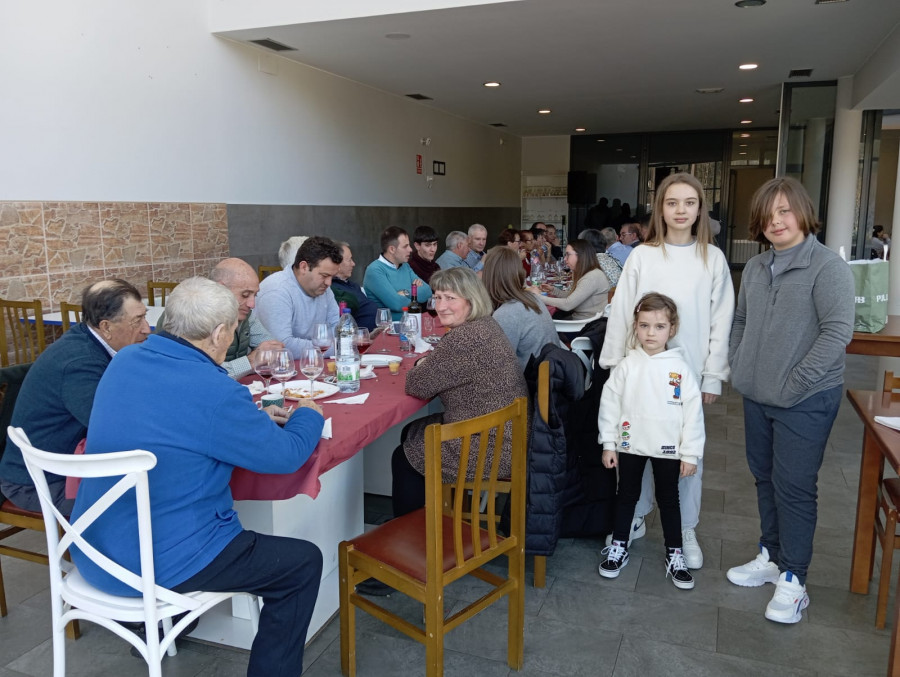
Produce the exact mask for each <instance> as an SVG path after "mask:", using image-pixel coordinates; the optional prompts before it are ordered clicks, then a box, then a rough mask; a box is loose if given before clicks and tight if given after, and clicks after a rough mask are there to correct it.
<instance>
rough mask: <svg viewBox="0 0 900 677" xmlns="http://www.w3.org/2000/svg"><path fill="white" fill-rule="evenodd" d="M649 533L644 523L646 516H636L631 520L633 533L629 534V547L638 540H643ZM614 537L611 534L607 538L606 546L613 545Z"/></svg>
mask: <svg viewBox="0 0 900 677" xmlns="http://www.w3.org/2000/svg"><path fill="white" fill-rule="evenodd" d="M646 533H647V524H646V523H645V522H644V515H635V516H634V518H633V519H632V520H631V532H630V533H629V534H628V546H629V547H631V542H632V541H633V540H634V539H636V538H641V537H643V536H644V534H646ZM612 537H613V535H612V534H610V535H609V536H607V537H606V545H612Z"/></svg>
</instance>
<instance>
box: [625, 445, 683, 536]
mask: <svg viewBox="0 0 900 677" xmlns="http://www.w3.org/2000/svg"><path fill="white" fill-rule="evenodd" d="M648 459H649V461H650V464H651V465H652V466H653V483H654V484H655V485H656V505H657V506H658V507H659V519H660V522H661V523H662V528H663V538H664V539H665V542H666V547H667V548H680V547H681V506H680V505H679V503H678V477H679V475H680V474H681V461H680V460H676V459H674V458H649V457H647V456H640V455H639V454H628V453H623V452H621V451H620V452H619V491H618V493H617V494H616V518H615V522H614V523H613V538H614V539H615V540H617V541H624V542H626V543H627V542H628V536H629V534H630V532H631V520H632V518H633V517H634V506H635V504H636V503H637V501H638V499H639V498H640V497H641V480H642V479H643V476H644V466H645V465H646V464H647V460H648Z"/></svg>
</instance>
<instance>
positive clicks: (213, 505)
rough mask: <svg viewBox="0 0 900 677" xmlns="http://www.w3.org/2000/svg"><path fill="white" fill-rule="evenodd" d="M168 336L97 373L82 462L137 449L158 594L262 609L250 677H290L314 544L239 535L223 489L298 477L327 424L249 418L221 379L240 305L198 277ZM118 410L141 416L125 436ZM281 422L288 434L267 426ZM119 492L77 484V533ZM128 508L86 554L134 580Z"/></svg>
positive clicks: (79, 557) (109, 583)
mask: <svg viewBox="0 0 900 677" xmlns="http://www.w3.org/2000/svg"><path fill="white" fill-rule="evenodd" d="M166 312H167V315H168V319H167V322H166V326H167V327H168V331H164V332H162V333H160V334H154V335H152V336H150V337H149V338H148V339H147V341H146V342H145V343H143V344H142V345H140V346H135V347H134V348H132V349H130V350H127V351H125V352H124V353H123V354H122V355H120V356H119V357H117V358H116V360H114V361H113V363H112V364H111V365H110V367H109V368H108V369H107V370H106V373H105V374H104V376H103V378H102V379H101V381H100V385H99V386H98V387H97V394H96V396H95V399H94V407H93V410H92V411H91V427H90V430H89V431H88V439H87V446H86V448H85V454H86V455H91V454H100V453H109V452H114V451H121V450H123V449H147V450H148V451H151V452H153V454H155V455H156V466H155V467H154V468H152V469H151V470H150V471H148V473H147V479H148V482H149V485H150V515H151V519H152V522H153V551H154V565H155V574H156V582H157V583H158V584H159V585H161V586H163V587H166V588H170V589H172V590H175V591H176V592H189V591H194V590H204V591H210V592H248V593H251V594H254V595H259V596H260V597H262V599H263V602H264V605H263V608H262V613H261V614H260V619H259V631H258V632H257V633H256V637H255V638H254V640H253V646H252V648H251V651H250V664H249V667H248V670H247V674H248V675H251V676H254V677H256V676H259V677H263V676H264V677H270V676H271V675H282V676H287V675H299V674H300V673H301V672H302V670H303V645H304V642H305V640H306V631H307V628H308V627H309V621H310V618H311V617H312V613H313V609H314V607H315V603H316V597H317V595H318V589H319V580H320V577H321V572H322V555H321V553H320V552H319V549H318V548H317V547H316V546H315V545H314V544H312V543H309V542H307V541H303V540H300V539H297V538H284V537H279V536H269V535H265V534H259V533H256V532H253V531H247V530H245V529H243V528H242V526H241V523H240V520H239V519H238V516H237V513H236V512H235V510H234V500H233V498H232V495H231V489H230V488H229V481H230V480H231V474H232V472H233V471H234V469H235V468H246V469H248V470H251V471H253V472H258V473H274V474H278V473H282V474H284V473H292V472H296V471H297V470H298V469H299V468H300V467H301V466H302V465H303V464H304V463H305V462H306V460H307V459H308V458H309V457H310V455H311V454H312V452H313V451H314V450H315V448H316V445H317V444H318V441H319V439H320V436H321V434H322V427H323V425H324V422H325V421H324V419H323V417H322V410H321V408H320V407H319V406H318V405H316V403H315V402H313V401H311V400H309V401H300V402H299V403H298V405H299V408H298V409H297V410H296V411H294V412H293V414H290V415H289V414H288V412H286V411H284V410H281V409H279V408H278V407H269V408H267V409H266V410H265V411H259V410H258V409H257V408H256V405H255V404H254V403H253V400H252V398H251V396H250V393H249V392H248V391H247V389H246V388H245V387H244V386H243V385H241V384H240V383H237V382H235V381H234V380H233V379H231V378H229V377H228V374H227V373H226V372H225V370H224V369H223V368H222V367H221V364H222V361H223V360H224V358H225V353H226V351H227V349H228V346H229V345H230V344H231V340H232V337H233V335H234V330H235V328H236V326H237V324H238V322H237V319H238V304H237V301H236V300H235V298H234V296H233V295H232V294H231V293H230V292H229V291H228V290H227V289H225V288H224V287H223V286H222V285H219V284H216V283H215V282H212V281H211V280H207V279H205V278H202V277H192V278H188V279H187V280H185V281H183V282H181V283H180V284H179V285H178V286H177V287H176V288H175V289H174V290H173V291H172V293H171V295H170V296H169V298H168V301H167V303H166ZM123 403H127V408H128V409H129V410H133V411H136V412H140V414H141V415H140V416H130V417H128V420H127V425H123V420H124V419H123V413H122V412H123V409H122V407H123ZM271 410H278V411H277V413H278V414H279V417H280V418H282V419H283V420H284V421H285V423H284V427H280V426H279V425H277V424H276V423H275V422H274V421H273V420H271V418H270V417H271V416H272V413H271ZM117 480H118V478H115V477H113V478H88V479H85V480H83V481H82V482H81V486H80V487H79V489H78V497H77V498H76V500H75V508H74V509H73V511H72V519H73V520H76V519H78V518H79V517H80V516H81V515H83V514H84V513H85V511H86V510H88V509H90V507H91V506H92V505H93V504H94V503H95V502H96V501H97V500H98V499H99V498H100V496H102V495H103V494H104V493H105V492H106V491H107V490H108V489H109V488H110V487H111V486H112V485H113V484H114V483H115V482H116V481H117ZM137 519H138V518H137V514H136V506H135V504H134V502H128V501H117V502H116V503H115V504H113V506H111V507H110V508H109V509H108V510H107V511H106V512H105V513H103V515H102V516H101V517H99V518H98V519H97V520H96V522H94V523H93V524H92V526H91V527H90V528H89V529H88V530H87V531H86V536H87V538H88V539H89V540H90V541H91V542H92V545H94V547H96V548H97V549H98V550H100V551H101V552H102V553H104V554H105V555H106V556H107V557H110V558H111V559H113V560H114V561H116V562H118V563H120V564H121V565H122V566H124V567H126V568H128V569H130V570H131V571H138V570H139V568H140V552H139V544H138V537H137ZM72 557H73V560H75V564H76V566H77V567H78V570H79V572H80V573H81V575H82V576H84V578H85V579H86V580H87V581H88V582H89V583H91V585H93V586H95V587H97V588H99V589H100V590H103V591H105V592H108V593H111V594H116V595H126V596H132V597H137V596H140V591H139V590H135V589H133V588H131V587H129V586H128V585H126V584H125V583H123V582H121V581H120V580H119V579H117V578H114V577H112V576H111V575H110V574H109V573H107V572H106V570H105V569H103V568H102V567H99V566H98V565H97V564H95V563H93V562H92V561H91V560H89V559H87V558H86V557H84V555H83V554H82V553H81V551H73V553H72Z"/></svg>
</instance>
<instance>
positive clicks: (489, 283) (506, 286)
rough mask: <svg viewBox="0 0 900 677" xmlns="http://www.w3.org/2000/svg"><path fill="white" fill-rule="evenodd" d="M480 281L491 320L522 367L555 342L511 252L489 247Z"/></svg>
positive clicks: (551, 328) (547, 317)
mask: <svg viewBox="0 0 900 677" xmlns="http://www.w3.org/2000/svg"><path fill="white" fill-rule="evenodd" d="M481 281H482V282H483V283H484V287H485V289H486V290H487V293H488V296H489V297H490V298H491V304H492V306H493V308H494V319H495V320H496V321H497V324H499V325H500V328H501V329H502V330H503V333H504V334H506V338H508V339H509V342H510V343H511V344H512V347H513V349H514V350H515V351H516V357H517V358H518V360H519V366H520V367H521V368H522V369H525V366H526V365H527V364H528V358H530V357H531V356H532V355H538V354H540V352H541V349H542V348H543V347H544V346H545V345H547V344H548V343H552V344H553V345H556V346H558V345H559V335H558V334H557V333H556V329H555V328H554V326H553V320H552V318H551V317H550V313H549V312H548V310H547V308H546V307H545V306H544V304H543V303H540V302H538V300H537V299H536V298H535V297H534V294H529V293H528V292H527V291H525V289H524V286H525V270H524V269H523V268H522V264H521V261H520V260H519V256H518V254H517V253H516V252H515V251H513V250H512V249H510V248H508V247H494V248H493V249H491V250H490V251H489V252H488V253H487V254H486V255H485V257H484V269H483V270H482V271H481Z"/></svg>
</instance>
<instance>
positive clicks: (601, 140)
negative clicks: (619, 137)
mask: <svg viewBox="0 0 900 677" xmlns="http://www.w3.org/2000/svg"><path fill="white" fill-rule="evenodd" d="M605 142H606V139H597V143H605Z"/></svg>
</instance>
